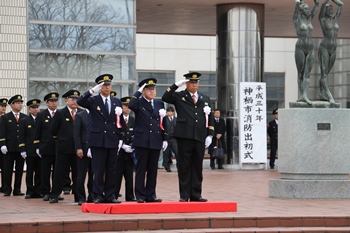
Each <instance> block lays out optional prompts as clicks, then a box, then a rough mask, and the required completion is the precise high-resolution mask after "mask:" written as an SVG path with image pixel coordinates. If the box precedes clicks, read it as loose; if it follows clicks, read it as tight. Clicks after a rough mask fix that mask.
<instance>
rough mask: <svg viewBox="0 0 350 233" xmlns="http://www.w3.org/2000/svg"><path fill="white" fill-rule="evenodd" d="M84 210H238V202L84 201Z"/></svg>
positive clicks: (191, 211)
mask: <svg viewBox="0 0 350 233" xmlns="http://www.w3.org/2000/svg"><path fill="white" fill-rule="evenodd" d="M81 210H82V212H85V213H101V214H154V213H195V212H237V203H236V202H213V201H211V202H161V203H135V202H122V203H121V204H93V203H83V204H82V206H81Z"/></svg>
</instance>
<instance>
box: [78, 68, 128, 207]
mask: <svg viewBox="0 0 350 233" xmlns="http://www.w3.org/2000/svg"><path fill="white" fill-rule="evenodd" d="M112 79H113V76H112V75H111V74H102V75H100V76H98V77H97V78H96V79H95V82H96V83H97V85H96V86H95V87H93V88H92V89H90V90H88V91H87V92H85V93H84V94H83V95H82V96H80V97H79V99H78V101H77V102H78V104H79V105H80V106H82V107H84V108H87V109H89V111H90V115H91V128H90V133H89V139H88V145H89V147H90V149H91V154H92V170H93V173H94V181H93V182H94V183H93V190H94V191H93V192H94V198H95V203H96V204H99V203H103V202H105V203H120V201H119V200H118V199H117V197H115V184H116V182H117V181H116V163H117V153H118V151H119V150H120V149H121V146H122V144H123V137H124V136H123V133H124V128H125V122H124V119H123V117H122V116H121V114H122V103H121V101H120V99H118V98H115V97H112V98H111V97H110V93H111V91H112V85H111V82H112ZM98 92H100V93H99V94H97V95H95V96H92V94H93V93H98Z"/></svg>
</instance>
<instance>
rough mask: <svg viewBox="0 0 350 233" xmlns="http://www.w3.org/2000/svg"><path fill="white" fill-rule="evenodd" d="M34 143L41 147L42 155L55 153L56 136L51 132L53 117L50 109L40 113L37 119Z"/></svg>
mask: <svg viewBox="0 0 350 233" xmlns="http://www.w3.org/2000/svg"><path fill="white" fill-rule="evenodd" d="M35 122H36V124H35V130H34V145H35V147H36V148H39V151H40V154H41V155H52V156H53V155H55V154H56V147H55V138H54V137H53V135H52V133H51V128H52V117H51V115H50V111H49V110H48V109H45V110H43V111H41V112H39V113H38V115H37V117H36V119H35Z"/></svg>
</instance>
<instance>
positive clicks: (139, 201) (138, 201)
mask: <svg viewBox="0 0 350 233" xmlns="http://www.w3.org/2000/svg"><path fill="white" fill-rule="evenodd" d="M144 202H145V200H143V199H137V203H144Z"/></svg>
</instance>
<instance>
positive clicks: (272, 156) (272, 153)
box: [270, 142, 277, 168]
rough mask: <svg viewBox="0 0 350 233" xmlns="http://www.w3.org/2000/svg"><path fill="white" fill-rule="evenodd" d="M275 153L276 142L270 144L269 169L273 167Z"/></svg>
mask: <svg viewBox="0 0 350 233" xmlns="http://www.w3.org/2000/svg"><path fill="white" fill-rule="evenodd" d="M276 152H277V142H273V143H271V144H270V168H274V167H275V160H276Z"/></svg>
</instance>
